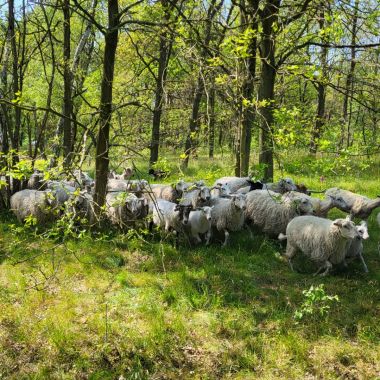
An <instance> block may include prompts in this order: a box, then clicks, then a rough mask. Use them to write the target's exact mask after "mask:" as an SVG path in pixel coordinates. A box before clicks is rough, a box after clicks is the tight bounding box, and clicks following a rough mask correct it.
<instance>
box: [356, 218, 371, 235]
mask: <svg viewBox="0 0 380 380" xmlns="http://www.w3.org/2000/svg"><path fill="white" fill-rule="evenodd" d="M356 229H357V231H358V234H359V236H360V238H361V239H363V240H367V239H368V238H369V234H368V225H367V223H366V222H365V221H364V220H363V221H361V222H360V224H359V226H356Z"/></svg>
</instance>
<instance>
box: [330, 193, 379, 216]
mask: <svg viewBox="0 0 380 380" xmlns="http://www.w3.org/2000/svg"><path fill="white" fill-rule="evenodd" d="M326 195H329V196H330V197H333V198H337V197H341V198H342V199H343V200H344V201H345V202H346V204H347V207H342V208H339V209H340V210H342V211H345V212H349V213H350V216H351V218H353V217H357V218H360V219H364V220H366V219H368V217H369V216H370V215H371V212H372V210H374V209H375V208H377V207H379V206H380V197H378V198H376V199H370V198H367V197H365V196H363V195H360V194H355V193H352V192H351V191H348V190H343V189H339V188H337V187H333V188H331V189H328V190H327V191H326Z"/></svg>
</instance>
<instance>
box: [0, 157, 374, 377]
mask: <svg viewBox="0 0 380 380" xmlns="http://www.w3.org/2000/svg"><path fill="white" fill-rule="evenodd" d="M296 159H298V158H297V157H295V160H296ZM173 162H174V161H173ZM190 162H191V166H190V168H189V170H188V171H186V172H184V173H180V172H179V171H178V172H176V171H173V173H172V174H171V176H170V177H169V178H168V179H167V181H168V182H170V181H173V180H176V179H177V178H185V179H192V178H203V179H205V180H207V182H208V183H212V182H213V181H214V180H215V179H216V178H218V177H220V176H222V175H230V174H233V167H231V165H230V163H231V162H232V160H231V158H229V159H225V160H221V159H220V157H218V159H214V160H208V159H204V158H203V157H202V158H198V160H196V161H195V160H192V161H190ZM173 167H174V168H176V166H175V165H174V164H173ZM173 170H174V169H173ZM378 170H379V169H378V167H377V166H376V165H373V166H372V167H370V168H369V169H368V170H366V171H364V172H363V173H362V175H359V174H358V173H355V175H350V174H349V175H341V176H336V177H335V178H333V177H332V176H331V177H330V176H328V175H324V178H323V179H322V181H321V178H320V177H321V176H322V174H320V173H313V174H312V175H296V174H295V173H286V172H280V171H276V178H279V177H280V176H283V175H289V176H291V177H293V178H294V179H295V180H296V181H297V182H304V183H306V184H307V185H308V186H309V187H310V188H315V189H323V188H327V187H331V186H341V187H344V188H349V189H352V190H355V191H357V192H361V193H363V194H367V195H369V196H375V195H377V193H378V188H379V182H378V180H377V178H378V174H379V173H378ZM341 215H343V214H342V213H340V212H339V211H333V212H332V213H331V215H330V217H331V218H333V217H338V216H341ZM369 223H370V236H371V237H370V239H369V240H368V241H366V242H365V257H366V261H367V264H368V267H369V269H370V273H369V274H367V275H365V274H364V273H363V271H362V268H361V265H360V263H359V262H358V263H352V264H351V265H350V266H349V268H348V269H347V270H345V269H344V268H339V269H338V270H336V271H335V272H334V273H332V274H331V275H330V276H328V277H326V278H321V277H312V276H311V273H312V271H313V268H310V267H309V266H308V265H307V264H306V263H305V262H304V260H302V259H300V260H298V262H297V263H296V264H297V267H298V268H299V272H291V271H290V270H289V268H288V266H287V264H286V263H285V261H284V260H283V259H282V257H281V255H280V253H281V252H282V251H283V250H284V247H283V246H282V245H281V244H279V243H278V242H277V241H273V240H270V239H268V238H266V237H265V236H263V235H262V234H259V233H256V234H255V237H254V239H253V240H251V239H249V238H248V237H247V236H246V234H245V233H244V232H240V233H236V234H233V235H232V236H231V244H230V245H229V246H228V247H226V248H221V247H220V244H219V243H216V242H215V243H213V244H212V245H211V246H210V247H207V248H206V247H204V246H198V247H195V248H190V247H188V245H187V244H183V245H181V247H180V248H179V249H178V250H176V249H175V248H173V247H172V246H171V245H170V244H167V243H160V242H159V239H158V236H156V237H149V236H147V237H146V241H145V242H144V241H141V240H138V239H137V238H134V239H132V240H128V239H127V237H126V236H125V235H123V234H121V233H115V232H114V231H106V232H107V235H108V236H107V237H103V238H102V239H101V238H99V237H98V238H97V240H95V239H94V238H91V237H90V236H86V237H85V238H83V239H82V240H81V241H74V240H71V241H67V242H65V244H59V245H57V244H56V243H55V242H53V241H51V240H47V239H42V238H40V237H38V235H36V234H35V233H34V232H33V230H29V231H28V230H20V229H17V226H18V225H17V223H16V221H15V219H14V218H13V216H12V215H10V214H8V213H5V214H2V215H1V219H0V263H1V267H0V307H1V313H0V377H3V378H10V379H20V378H34V379H81V378H90V379H115V378H119V377H120V376H121V375H123V376H124V377H125V378H126V379H151V378H152V379H224V378H225V379H227V378H233V379H274V378H279V379H280V378H281V379H313V378H323V379H330V378H331V379H334V378H351V379H356V378H358V379H359V378H363V379H364V378H368V379H370V378H373V379H375V378H378V377H380V364H379V363H380V346H379V342H380V340H379V338H380V327H379V326H380V325H379V322H378V321H379V313H380V308H379V305H380V302H379V301H380V290H379V289H380V287H379V281H380V276H379V269H380V265H379V262H380V257H379V255H378V252H377V241H378V239H379V233H378V231H379V228H378V226H377V225H376V223H375V216H374V215H372V216H371V218H370V219H369ZM10 224H14V225H15V227H11V226H10ZM321 283H324V284H325V291H326V294H329V295H338V297H339V300H340V301H339V302H336V303H334V304H333V305H332V306H331V309H330V311H329V313H328V314H327V315H326V316H324V317H320V316H319V315H312V316H311V317H307V318H304V319H303V320H301V321H297V320H295V318H294V313H295V311H296V310H297V309H298V308H299V307H300V305H301V304H302V302H303V300H304V296H303V294H302V291H303V290H305V289H309V288H310V286H311V285H319V284H321Z"/></svg>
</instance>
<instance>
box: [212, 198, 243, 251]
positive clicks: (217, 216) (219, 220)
mask: <svg viewBox="0 0 380 380" xmlns="http://www.w3.org/2000/svg"><path fill="white" fill-rule="evenodd" d="M210 202H211V206H212V207H213V208H212V211H211V225H212V226H213V227H215V228H216V229H217V230H218V231H220V232H221V231H223V232H224V237H225V238H224V242H223V247H225V246H226V245H227V243H228V240H229V236H230V232H231V231H239V230H241V229H242V228H243V226H244V221H245V210H246V197H245V195H244V194H232V195H231V196H230V198H213V199H211V201H210Z"/></svg>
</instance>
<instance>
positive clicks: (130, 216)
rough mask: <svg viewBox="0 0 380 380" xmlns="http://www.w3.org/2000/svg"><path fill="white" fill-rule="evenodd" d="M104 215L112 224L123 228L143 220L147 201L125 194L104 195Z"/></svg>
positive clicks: (146, 212)
mask: <svg viewBox="0 0 380 380" xmlns="http://www.w3.org/2000/svg"><path fill="white" fill-rule="evenodd" d="M106 214H107V216H108V218H109V220H110V221H111V223H112V224H116V225H119V226H120V227H123V226H125V225H127V226H128V225H131V223H133V222H134V221H136V220H138V219H142V218H144V217H145V216H146V215H147V214H148V211H147V200H146V199H144V198H138V197H136V195H134V194H128V193H126V192H113V193H108V194H107V195H106Z"/></svg>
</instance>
